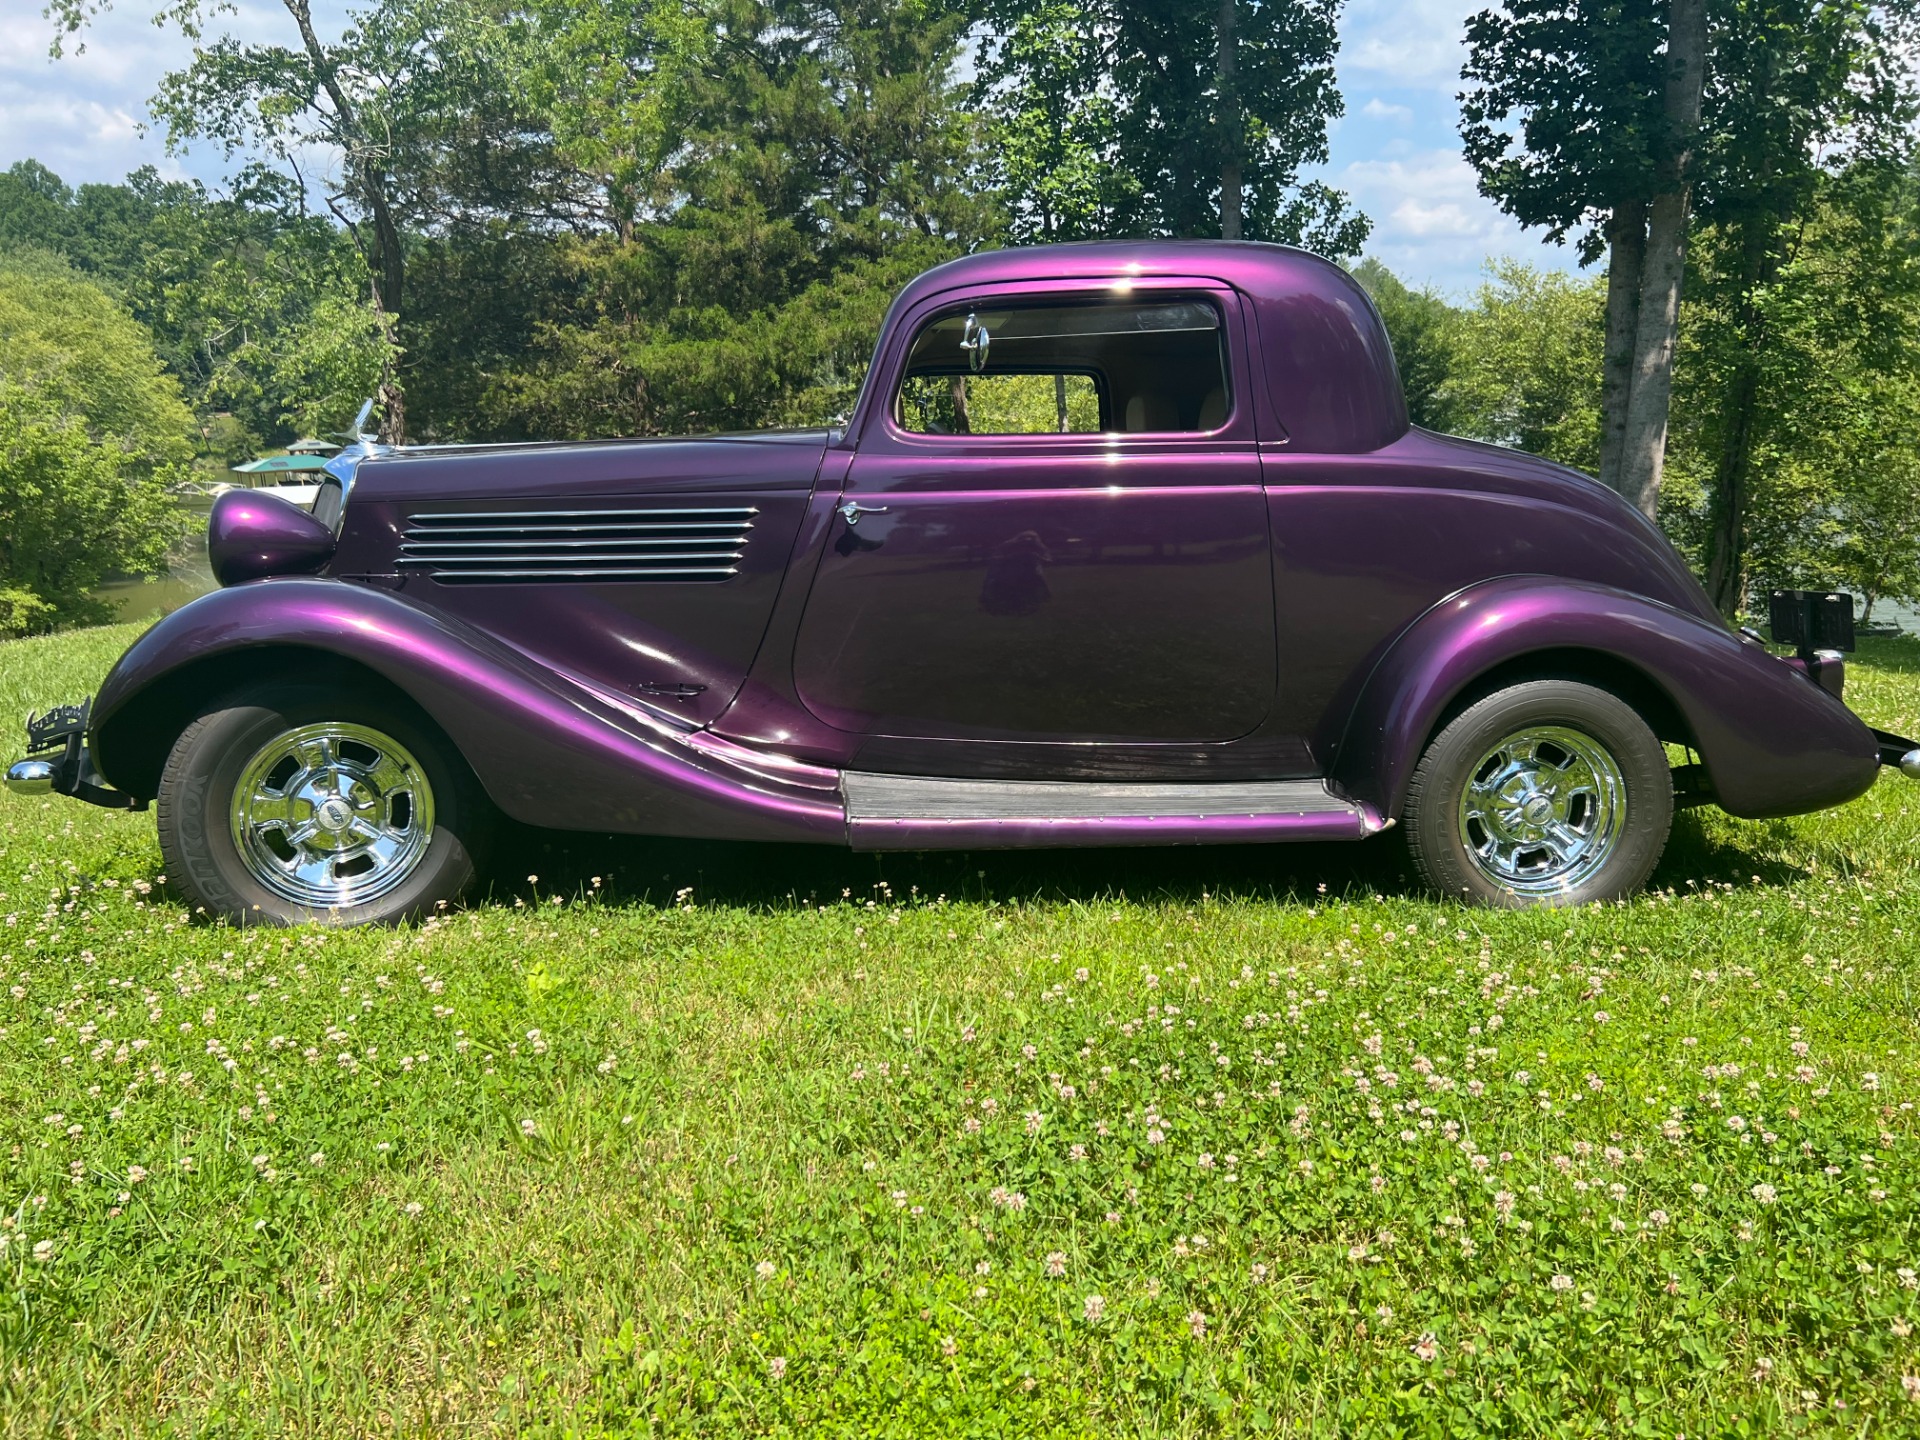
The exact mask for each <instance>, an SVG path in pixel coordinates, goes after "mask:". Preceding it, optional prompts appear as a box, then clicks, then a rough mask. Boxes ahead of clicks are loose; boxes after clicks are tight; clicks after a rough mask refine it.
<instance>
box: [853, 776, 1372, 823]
mask: <svg viewBox="0 0 1920 1440" xmlns="http://www.w3.org/2000/svg"><path fill="white" fill-rule="evenodd" d="M841 789H842V793H843V794H844V795H845V797H846V804H847V818H848V820H850V821H856V822H857V821H868V820H918V821H966V820H976V821H977V820H984V821H1022V820H1120V819H1192V820H1200V819H1207V818H1209V817H1213V816H1259V815H1342V814H1358V813H1359V807H1357V806H1356V805H1354V803H1353V802H1352V801H1350V800H1346V799H1343V798H1342V797H1341V796H1339V795H1336V794H1334V793H1333V792H1332V791H1331V790H1329V789H1328V788H1327V784H1326V782H1325V781H1324V780H1257V781H1245V782H1238V783H1233V782H1229V783H1220V782H1210V783H1205V784H1194V785H1166V784H1132V783H1123V784H1109V783H1104V782H1098V781H1052V780H956V779H947V778H922V777H920V776H914V775H876V774H868V773H862V772H860V771H854V770H849V771H847V772H846V774H845V775H843V776H842V777H841Z"/></svg>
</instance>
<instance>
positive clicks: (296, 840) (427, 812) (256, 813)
mask: <svg viewBox="0 0 1920 1440" xmlns="http://www.w3.org/2000/svg"><path fill="white" fill-rule="evenodd" d="M232 825H233V840H234V845H235V847H236V848H237V849H238V850H239V852H240V856H241V859H242V860H243V861H244V863H245V864H246V867H247V873H248V874H249V875H251V876H252V877H253V878H254V879H255V880H257V881H258V882H259V883H260V884H261V885H263V886H265V887H266V888H267V889H268V890H271V891H272V892H273V893H274V894H276V895H278V896H280V897H281V898H283V899H285V900H289V901H291V902H292V903H293V904H295V905H304V906H311V907H314V908H317V909H328V908H345V907H346V906H349V905H361V904H365V903H366V902H367V901H369V900H374V899H377V898H379V897H380V896H381V895H384V894H385V893H386V892H387V891H389V890H391V889H393V888H394V887H395V886H396V885H399V884H401V883H402V882H403V881H404V880H405V879H406V878H407V876H408V875H409V874H411V873H412V871H413V868H414V867H415V866H416V865H418V864H419V863H420V857H421V856H422V855H424V854H425V853H426V850H427V846H428V844H429V843H430V842H431V841H432V839H433V787H432V785H430V784H429V783H428V781H427V776H426V772H425V771H424V770H423V769H422V768H421V766H420V762H419V761H417V760H415V759H414V758H413V756H412V755H411V754H409V753H408V752H407V749H406V747H405V746H403V745H401V744H400V742H399V741H397V740H395V739H394V738H393V737H392V736H390V735H383V734H381V733H380V732H379V731H378V730H374V729H372V728H370V727H368V726H365V725H347V724H341V723H322V724H317V725H303V726H300V727H299V728H298V729H295V730H289V731H288V732H286V733H285V734H283V735H277V736H275V737H274V738H273V739H272V740H270V741H268V742H267V744H265V745H264V746H262V747H261V748H260V750H259V752H258V753H257V754H256V755H254V757H253V759H252V760H251V761H250V762H249V763H248V765H247V767H246V769H245V770H243V771H242V772H241V774H240V779H239V782H238V784H236V785H235V787H234V792H233V807H232Z"/></svg>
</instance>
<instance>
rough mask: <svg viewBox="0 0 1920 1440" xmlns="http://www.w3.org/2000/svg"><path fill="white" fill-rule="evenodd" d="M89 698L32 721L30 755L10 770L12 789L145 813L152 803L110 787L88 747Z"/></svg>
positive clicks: (29, 722)
mask: <svg viewBox="0 0 1920 1440" xmlns="http://www.w3.org/2000/svg"><path fill="white" fill-rule="evenodd" d="M92 711H93V698H92V697H91V696H89V697H88V698H87V699H85V700H82V701H81V702H80V703H79V704H78V705H56V706H54V708H53V709H51V710H49V711H47V713H46V714H44V715H29V716H28V717H27V755H26V758H25V759H23V760H16V761H14V762H13V764H12V765H10V766H8V767H7V775H6V783H7V789H9V790H11V791H12V792H13V793H14V794H16V795H71V796H72V797H73V798H74V799H76V800H84V801H86V802H87V804H89V805H99V806H103V807H105V808H106V809H108V810H144V809H146V808H147V802H146V801H145V800H142V799H140V798H139V797H138V796H134V795H128V794H125V793H123V792H121V791H119V790H114V789H111V788H109V787H108V785H107V783H106V781H105V779H104V778H103V777H102V776H101V774H100V772H99V771H98V770H97V769H95V768H94V764H93V756H92V754H91V753H90V752H89V751H88V749H87V722H88V719H89V717H90V716H91V714H92Z"/></svg>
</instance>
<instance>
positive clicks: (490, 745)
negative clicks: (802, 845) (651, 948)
mask: <svg viewBox="0 0 1920 1440" xmlns="http://www.w3.org/2000/svg"><path fill="white" fill-rule="evenodd" d="M323 655H333V656H339V657H342V658H344V659H347V660H350V661H352V662H354V663H355V664H357V665H360V666H363V667H364V668H365V669H367V670H369V671H371V672H372V673H373V674H375V675H377V676H379V677H380V678H381V679H383V680H385V681H386V682H387V683H389V684H391V685H393V686H394V687H395V688H397V689H399V690H400V691H402V692H404V693H405V694H406V695H407V696H408V697H410V698H411V699H412V700H413V701H414V702H416V703H417V704H418V705H419V706H420V707H421V708H422V709H423V710H425V711H426V712H427V714H429V715H431V716H432V717H433V718H434V720H435V721H436V722H437V723H438V724H439V725H440V727H441V728H442V729H443V730H445V731H446V733H447V735H448V737H449V738H450V739H451V740H452V741H453V743H454V744H455V745H456V746H457V747H458V748H459V750H460V753H461V754H462V755H464V756H465V757H466V759H467V762H468V763H469V764H470V765H471V766H472V767H473V770H474V773H475V774H476V775H477V776H478V777H479V779H480V782H481V784H482V785H483V786H485V787H486V790H487V793H488V794H489V795H490V796H492V798H493V800H494V802H495V803H496V804H498V805H499V806H500V808H501V809H502V810H504V811H506V813H507V814H509V815H511V816H513V817H514V818H515V819H517V820H521V821H524V822H526V823H528V824H533V825H545V826H551V827H555V828H563V829H575V830H610V831H635V832H641V833H649V834H660V835H718V836H725V837H728V838H733V839H743V840H744V839H755V840H824V841H838V840H841V839H842V838H843V837H844V835H845V819H844V816H843V813H842V810H841V806H840V804H839V801H838V798H837V797H836V796H834V795H833V793H832V791H831V790H828V791H826V792H824V793H823V791H822V790H821V789H820V788H819V785H818V783H817V781H816V780H815V779H814V777H813V776H812V775H809V774H808V773H807V772H805V771H804V770H800V771H796V772H795V774H794V778H791V779H774V778H772V777H771V776H770V775H769V774H767V773H765V769H764V767H762V768H761V769H758V770H756V769H754V768H750V767H748V766H746V765H742V764H739V763H736V762H734V761H733V760H731V759H730V758H729V757H728V756H726V755H725V753H724V752H719V751H716V750H714V749H712V748H710V747H706V746H695V745H693V744H692V743H690V732H689V731H688V730H686V729H685V728H676V727H674V726H673V725H671V724H669V723H668V722H666V721H664V720H661V719H658V718H655V717H653V716H651V715H649V714H648V713H647V712H645V711H643V710H641V709H640V708H639V707H637V706H628V707H621V706H619V705H618V704H617V703H616V702H615V701H614V700H613V698H612V697H610V696H607V695H605V694H600V693H596V692H594V691H592V690H590V689H587V688H585V687H584V686H581V685H578V684H575V683H572V682H569V681H567V680H565V679H562V678H561V677H559V676H557V675H556V674H554V673H553V672H552V671H551V670H548V669H544V668H542V667H541V666H539V665H536V664H534V663H533V662H531V661H529V660H528V659H527V658H526V657H525V656H522V655H520V654H519V653H517V652H516V651H514V650H512V649H510V648H509V647H507V646H506V645H504V644H502V643H501V642H500V641H498V640H496V639H494V638H493V637H492V636H490V635H488V634H486V633H485V632H484V631H481V630H478V629H476V628H474V627H473V626H471V625H469V624H467V623H466V622H465V621H462V620H459V619H456V618H455V617H453V616H450V615H446V614H442V613H438V612H435V611H433V610H430V609H428V608H427V607H425V606H423V605H420V604H417V603H415V602H413V601H411V600H407V599H402V598H401V597H399V596H395V595H389V594H385V593H383V592H381V591H378V590H371V589H366V588H364V587H361V586H357V585H347V584H344V583H342V582H340V581H337V580H306V579H287V580H263V581H258V582H256V583H254V584H251V585H246V586H242V587H240V588H238V589H232V590H220V591H216V592H215V593H214V594H211V595H206V596H203V597H201V598H200V599H198V600H196V601H194V602H193V603H192V604H191V605H187V606H185V607H183V608H181V609H180V610H177V611H175V612H174V613H173V614H172V615H170V616H168V617H167V618H166V619H164V620H162V621H161V622H160V623H159V624H157V625H155V626H154V627H153V628H152V629H151V630H149V631H148V632H147V633H146V634H145V635H143V636H142V637H141V638H140V639H139V640H137V641H135V642H134V644H133V647H132V649H130V650H128V651H127V653H126V654H125V655H124V656H122V657H121V659H120V662H119V664H117V665H115V666H114V668H113V671H112V673H111V674H109V675H108V677H107V679H106V682H105V683H104V684H103V685H102V686H101V689H100V693H99V696H98V698H97V699H96V700H95V702H94V718H93V737H94V739H93V743H94V755H95V760H96V763H98V765H99V766H100V769H101V771H102V773H103V774H106V775H108V776H109V777H110V779H111V780H112V781H113V783H115V784H117V785H119V786H120V787H121V788H122V789H127V790H131V791H133V792H135V793H151V784H152V782H151V780H150V779H149V778H148V777H146V776H143V775H140V774H138V773H137V771H138V769H139V768H140V767H139V766H138V762H137V761H136V760H135V759H134V758H133V757H134V756H136V755H138V754H139V753H140V750H141V742H142V740H143V739H144V738H145V737H144V735H143V733H142V731H143V729H144V727H145V725H146V723H147V722H146V715H145V711H144V707H143V706H141V705H140V704H138V703H135V702H137V701H139V700H141V699H142V698H143V697H148V696H151V695H153V692H154V687H155V686H156V684H157V682H162V681H164V680H165V679H167V678H168V677H172V678H173V679H174V681H175V685H176V688H177V687H179V686H181V685H185V686H188V687H191V685H192V680H193V676H194V674H195V671H196V668H197V667H198V666H199V665H200V664H202V663H204V662H206V661H209V660H212V659H215V658H217V657H221V656H241V657H243V658H245V659H247V660H250V661H252V662H253V663H254V664H255V665H257V666H258V667H259V668H261V669H263V670H265V669H268V668H269V667H272V666H274V665H276V664H278V665H281V666H284V667H285V669H284V670H282V671H280V672H278V673H289V672H290V673H291V674H292V675H293V676H295V677H298V676H299V675H300V674H301V672H302V665H303V662H311V661H312V660H314V659H317V658H319V657H320V656H323ZM307 668H308V669H311V668H312V666H311V664H308V666H307ZM186 698H188V699H189V700H190V701H204V700H206V699H209V698H212V697H208V696H205V695H199V696H194V695H189V696H187V697H186Z"/></svg>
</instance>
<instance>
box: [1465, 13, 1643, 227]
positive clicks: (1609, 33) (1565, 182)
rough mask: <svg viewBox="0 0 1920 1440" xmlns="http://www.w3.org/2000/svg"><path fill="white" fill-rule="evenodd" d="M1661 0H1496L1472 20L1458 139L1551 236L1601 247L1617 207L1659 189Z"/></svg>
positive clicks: (1519, 213) (1487, 187)
mask: <svg viewBox="0 0 1920 1440" xmlns="http://www.w3.org/2000/svg"><path fill="white" fill-rule="evenodd" d="M1665 38H1666V24H1665V17H1664V10H1663V7H1662V6H1661V5H1660V4H1659V3H1658V0H1573V3H1571V4H1569V3H1566V0H1499V3H1497V4H1495V5H1493V6H1492V7H1490V8H1489V9H1486V10H1482V11H1480V12H1479V13H1478V14H1476V15H1474V16H1472V17H1471V18H1470V19H1468V21H1467V33H1466V40H1467V63H1466V66H1465V68H1464V70H1463V71H1462V77H1461V78H1462V79H1464V80H1465V81H1466V82H1467V86H1468V88H1467V90H1466V91H1465V92H1464V93H1463V94H1462V96H1461V103H1460V138H1461V141H1462V142H1463V146H1464V149H1465V153H1466V157H1467V161H1468V163H1469V164H1471V165H1472V166H1473V167H1474V168H1475V169H1476V170H1477V171H1478V172H1479V174H1480V190H1481V193H1482V194H1484V195H1486V196H1487V197H1489V198H1490V199H1492V200H1494V201H1496V202H1498V203H1499V204H1500V206H1501V207H1502V208H1503V209H1505V210H1506V211H1507V212H1508V213H1510V214H1511V215H1512V216H1513V217H1514V218H1515V219H1516V220H1518V221H1519V222H1520V223H1521V224H1522V225H1526V226H1540V227H1543V228H1544V229H1545V230H1546V232H1547V238H1549V239H1550V240H1555V241H1558V240H1561V239H1563V238H1565V237H1566V236H1567V234H1568V233H1569V232H1571V231H1574V230H1576V229H1582V230H1583V231H1584V233H1583V234H1581V236H1580V241H1581V254H1582V258H1583V259H1586V260H1592V259H1594V258H1596V257H1597V256H1598V255H1599V254H1600V252H1601V248H1602V243H1603V239H1602V234H1601V230H1602V222H1603V221H1604V219H1605V217H1606V215H1607V214H1608V213H1609V212H1610V211H1612V210H1613V209H1615V208H1617V207H1620V206H1624V205H1628V204H1635V203H1640V204H1644V203H1645V202H1646V201H1647V200H1649V199H1651V198H1652V194H1653V191H1654V189H1655V186H1656V183H1657V170H1658V165H1659V161H1660V159H1661V158H1662V157H1661V155H1660V153H1659V152H1658V150H1657V148H1656V144H1657V137H1658V136H1659V135H1660V131H1661V125H1660V114H1661V110H1660V98H1661V97H1660V84H1661V77H1662V64H1661V60H1662V57H1661V54H1660V49H1661V46H1662V44H1663V43H1664V41H1665Z"/></svg>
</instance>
